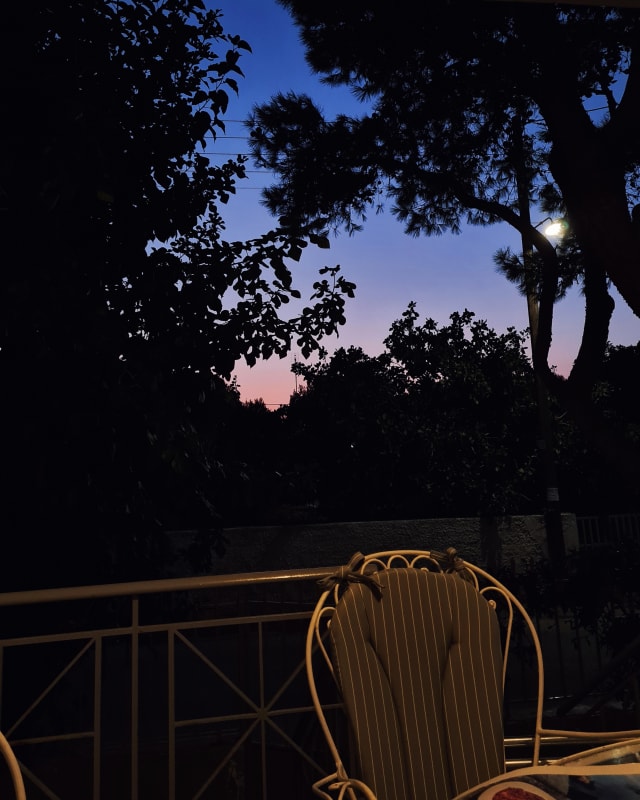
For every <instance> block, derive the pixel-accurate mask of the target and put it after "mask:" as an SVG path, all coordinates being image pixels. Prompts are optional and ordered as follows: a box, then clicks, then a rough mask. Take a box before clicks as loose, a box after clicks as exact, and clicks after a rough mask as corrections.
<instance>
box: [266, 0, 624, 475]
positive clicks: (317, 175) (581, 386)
mask: <svg viewBox="0 0 640 800" xmlns="http://www.w3.org/2000/svg"><path fill="white" fill-rule="evenodd" d="M281 2H282V5H284V6H285V7H286V8H287V9H288V10H289V11H290V12H291V14H292V16H293V19H294V21H295V23H296V25H297V26H298V27H299V29H300V33H301V37H302V40H303V42H304V44H305V47H306V53H307V59H308V62H309V64H310V65H311V67H312V68H313V69H314V70H315V71H316V72H317V73H319V74H320V75H321V77H322V80H323V81H325V82H326V83H328V84H329V85H346V86H349V87H351V88H352V90H353V91H354V93H355V94H356V96H358V97H359V98H360V99H362V100H363V101H364V103H365V105H364V106H363V114H362V115H361V116H360V117H357V118H356V117H347V116H339V117H337V118H336V119H334V120H328V119H325V117H324V115H323V114H322V112H321V111H320V110H319V109H317V108H316V107H315V106H314V104H313V102H312V100H311V99H310V98H309V97H306V96H295V95H293V94H291V93H289V94H286V93H283V94H279V95H277V96H275V97H274V98H273V99H272V100H271V102H270V103H268V104H264V105H262V106H259V107H257V108H256V109H255V110H254V113H253V115H252V118H251V120H250V125H251V128H252V136H253V143H254V144H253V148H254V155H255V157H256V159H257V160H258V163H261V164H263V165H265V166H267V167H268V168H269V169H271V170H274V171H275V172H276V173H277V174H278V176H279V181H278V183H277V184H276V185H274V186H273V187H271V188H270V189H269V190H268V191H267V192H266V193H265V202H266V204H267V206H268V207H269V208H270V209H271V210H272V212H274V213H275V214H277V215H279V216H280V217H281V218H282V219H283V220H284V221H286V222H287V224H290V225H292V226H295V225H296V224H301V223H303V222H304V223H305V224H306V223H313V224H315V225H317V226H318V228H319V229H322V228H324V227H331V226H337V227H342V226H345V227H346V228H347V229H349V230H352V231H353V230H356V229H357V227H358V226H359V224H360V223H361V222H362V220H363V219H364V218H365V216H366V215H367V214H368V213H369V212H370V211H372V210H374V209H377V208H380V207H382V206H383V205H391V208H392V210H393V212H394V213H395V214H396V216H397V217H398V218H399V219H400V220H401V221H402V222H403V223H404V225H405V228H406V230H407V232H408V233H410V234H416V235H417V234H420V233H424V234H428V235H431V234H438V233H441V232H443V231H445V230H450V231H453V232H458V231H459V230H460V228H461V225H462V223H463V222H466V223H470V224H480V225H485V224H491V223H494V222H497V221H500V220H502V221H506V222H507V223H509V224H510V225H512V226H513V227H514V228H516V229H517V230H518V231H519V232H520V233H521V234H522V236H523V242H524V243H525V245H526V246H527V247H529V246H531V247H533V248H535V249H536V250H537V252H538V255H539V266H538V271H539V273H540V274H541V277H542V280H541V282H540V291H539V300H540V322H539V332H538V336H537V341H536V346H535V348H534V354H533V355H534V364H535V367H536V370H537V372H538V373H539V374H540V375H541V376H542V377H543V378H544V380H545V381H546V383H547V384H548V386H549V387H550V388H551V389H552V390H553V391H554V392H555V394H556V395H557V396H558V397H559V398H560V399H561V401H562V402H563V404H564V406H565V407H566V408H568V409H569V410H570V411H571V412H572V413H573V414H574V416H575V418H576V419H578V420H580V422H581V424H582V425H583V428H584V429H585V431H586V430H589V431H591V433H592V435H593V439H594V441H598V442H599V443H600V446H601V448H602V449H603V451H608V452H609V453H610V455H611V456H612V458H613V459H615V460H617V461H618V462H621V461H624V460H625V459H626V461H628V462H629V463H631V461H632V460H634V463H635V464H636V473H635V474H636V475H638V474H640V467H639V466H638V464H639V462H638V458H637V453H633V452H630V451H628V452H626V453H625V455H624V456H623V455H622V454H621V452H620V451H619V450H617V451H615V452H614V448H612V447H611V446H610V444H611V443H610V442H609V443H607V441H606V435H605V434H604V432H603V431H602V430H601V427H602V426H601V422H600V421H598V420H597V419H596V416H597V415H596V409H594V407H593V405H592V403H591V399H590V398H591V391H592V387H593V385H594V383H595V381H596V380H597V377H598V372H599V370H600V368H601V365H602V359H603V355H604V352H605V348H606V345H607V341H608V326H609V320H610V316H611V313H612V310H613V301H612V299H611V297H610V296H609V294H608V291H607V287H608V282H609V281H611V282H613V283H614V284H615V285H616V287H617V289H618V290H619V292H620V294H621V295H622V297H623V298H624V299H625V300H626V302H627V303H628V304H629V305H630V307H631V308H632V309H633V310H634V311H635V312H636V314H640V270H638V263H639V260H640V238H639V236H638V233H637V228H636V226H634V224H633V222H632V214H631V210H632V209H633V208H634V207H635V206H636V205H637V204H638V201H639V199H640V198H639V196H638V178H639V176H640V172H639V166H640V136H639V135H638V134H639V133H640V129H639V128H640V114H638V106H639V100H640V59H639V58H638V57H637V53H638V47H639V46H640V45H639V34H640V14H639V13H638V11H637V10H636V9H630V8H612V7H598V6H595V5H594V6H586V5H579V6H578V5H576V6H571V5H565V4H557V5H554V4H543V3H478V2H475V1H474V0H447V2H445V1H444V0H439V1H438V2H434V3H429V4H422V5H420V4H413V3H409V2H400V4H399V5H395V6H394V9H393V13H392V14H390V13H389V8H388V5H386V4H384V3H382V2H378V0H354V2H351V3H348V4H344V3H340V2H337V0H329V2H323V3H317V2H316V3H309V2H301V1H299V0H281ZM536 207H539V208H541V209H543V210H545V211H546V212H547V213H548V212H551V211H553V212H557V211H561V212H562V214H563V215H564V216H565V217H566V219H567V220H568V223H569V225H570V228H571V230H572V232H573V236H574V241H575V246H576V248H577V249H578V250H579V254H580V263H581V265H582V266H581V270H582V275H583V281H584V293H585V298H586V311H585V323H584V330H583V338H582V345H581V348H580V351H579V353H578V356H577V358H576V361H575V364H574V367H573V370H572V372H571V375H570V376H569V378H568V380H566V381H565V380H563V379H561V378H560V377H559V376H558V375H556V374H555V373H554V372H553V370H552V369H551V368H550V367H549V365H548V353H549V347H550V344H551V339H552V328H553V310H554V303H555V300H556V299H557V297H558V276H559V275H560V274H561V272H562V267H563V263H562V260H561V259H560V258H559V257H558V253H557V252H556V250H555V248H554V247H553V246H552V245H551V243H550V242H549V241H548V240H547V239H546V237H545V236H544V235H543V234H542V233H541V232H540V231H539V230H538V229H537V228H536V227H535V225H534V224H532V222H531V220H530V213H529V211H530V208H536Z"/></svg>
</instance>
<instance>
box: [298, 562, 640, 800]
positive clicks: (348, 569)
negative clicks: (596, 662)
mask: <svg viewBox="0 0 640 800" xmlns="http://www.w3.org/2000/svg"><path fill="white" fill-rule="evenodd" d="M392 567H406V568H412V569H428V570H430V571H435V572H441V573H455V574H458V575H459V576H460V577H461V579H464V580H468V581H470V582H471V583H472V584H473V585H474V586H475V588H476V590H477V591H478V592H479V593H480V594H481V595H483V596H484V597H485V598H486V599H487V600H488V602H489V603H490V605H491V606H492V607H493V608H494V609H495V608H497V605H498V603H501V604H503V605H501V608H504V609H505V611H506V619H505V629H504V631H503V634H504V637H505V638H504V642H503V664H502V688H503V690H504V686H505V681H506V676H507V664H508V659H509V648H510V645H511V639H512V633H513V624H514V619H515V617H516V614H518V615H520V616H521V618H522V620H523V622H524V624H525V627H526V629H527V632H528V635H529V637H530V639H531V643H532V645H533V649H534V654H535V662H536V669H537V687H536V690H537V698H536V704H535V722H534V732H533V736H532V748H533V749H532V758H531V765H532V766H534V767H535V766H538V765H540V763H541V762H540V744H541V740H542V737H545V738H546V737H553V739H554V740H557V741H558V742H562V741H563V740H571V741H572V742H573V741H575V740H579V741H581V740H584V741H585V742H588V741H592V742H593V741H596V740H597V741H600V742H601V741H607V740H610V741H624V740H627V739H632V738H637V737H640V730H628V731H608V732H601V731H597V732H592V731H575V730H562V729H556V728H546V727H544V726H543V724H542V718H543V709H544V662H543V655H542V648H541V645H540V640H539V637H538V632H537V630H536V628H535V626H534V624H533V621H532V619H531V617H530V616H529V613H528V612H527V610H526V609H525V607H524V606H523V605H522V603H521V602H520V600H518V598H517V597H516V596H515V595H514V594H513V593H512V592H511V591H510V590H509V589H508V588H507V587H506V586H504V585H503V584H502V583H501V582H500V581H498V580H497V579H496V578H495V577H494V576H493V575H491V574H490V573H489V572H487V571H486V570H484V569H482V568H481V567H478V566H476V565H475V564H472V563H470V562H467V561H464V560H463V559H462V558H460V557H459V556H458V555H457V553H456V550H455V549H454V548H449V549H448V550H447V551H446V553H442V552H438V551H435V550H416V549H411V550H384V551H379V552H375V553H370V554H368V555H366V556H363V555H362V554H361V553H356V554H355V555H354V556H353V557H352V559H351V560H350V562H349V564H347V565H346V566H344V567H341V568H340V569H339V570H338V572H336V573H335V574H334V575H332V576H329V577H328V578H326V579H324V580H323V581H320V582H319V583H320V585H321V587H323V591H322V594H321V595H320V598H319V599H318V602H317V604H316V606H315V609H314V611H313V613H312V616H311V620H310V622H309V627H308V631H307V639H306V653H305V660H306V670H307V679H308V684H309V690H310V693H311V698H312V702H313V706H314V709H315V712H316V715H317V718H318V721H319V723H320V727H321V729H322V732H323V734H324V737H325V740H326V742H327V745H328V747H329V750H330V753H331V757H332V759H333V761H334V763H335V772H333V773H331V774H330V775H328V776H325V777H324V778H322V779H320V780H319V781H316V782H315V783H314V784H313V787H312V788H313V791H314V793H315V794H316V795H317V796H319V797H322V798H324V799H325V800H333V798H334V797H335V798H337V800H342V799H343V798H344V797H345V796H347V797H349V798H355V797H356V796H362V797H364V798H366V800H376V795H375V794H374V793H373V791H372V790H371V788H370V787H369V786H367V785H366V784H365V783H364V782H363V781H361V780H358V779H356V778H353V777H350V776H349V775H348V773H347V770H346V768H345V766H344V763H343V760H342V758H341V756H340V752H339V750H338V746H337V744H336V741H335V739H334V736H333V734H332V732H331V729H330V726H329V723H328V721H327V718H326V716H325V713H324V709H323V706H322V703H321V700H320V697H319V694H318V688H317V685H316V679H315V674H314V663H313V656H314V653H315V652H316V651H319V652H320V653H321V655H322V658H323V660H324V662H325V664H326V666H327V668H328V670H329V672H330V674H331V675H332V677H333V679H334V682H335V683H336V685H337V680H336V676H335V672H334V666H333V663H332V660H331V656H330V654H329V652H328V650H327V647H326V645H325V639H326V637H327V633H328V630H329V626H330V624H331V617H332V616H333V614H334V612H335V609H336V606H337V604H338V602H339V600H340V597H341V594H342V591H343V590H344V586H345V585H346V583H347V582H348V580H349V579H350V576H353V574H354V573H355V574H357V575H365V574H367V573H369V572H371V571H376V570H385V569H390V568H392ZM330 792H331V793H330Z"/></svg>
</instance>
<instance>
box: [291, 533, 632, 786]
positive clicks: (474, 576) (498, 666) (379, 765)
mask: <svg viewBox="0 0 640 800" xmlns="http://www.w3.org/2000/svg"><path fill="white" fill-rule="evenodd" d="M320 583H321V588H322V589H323V591H322V594H321V597H320V599H319V600H318V603H317V605H316V607H315V609H314V612H313V614H312V617H311V622H310V625H309V629H308V634H307V643H306V666H307V677H308V681H309V688H310V691H311V696H312V700H313V704H314V707H315V711H316V713H317V716H318V719H319V722H320V725H321V728H322V730H323V733H324V736H325V738H326V741H327V743H328V745H329V749H330V751H331V755H332V758H333V760H334V762H335V772H333V773H332V774H331V775H328V776H326V777H324V778H322V779H321V780H319V781H317V782H316V783H315V784H314V785H313V790H314V792H315V794H316V795H318V796H320V797H323V798H325V799H329V800H330V799H331V798H332V797H334V796H335V797H337V798H338V800H342V798H343V797H344V796H345V795H346V796H348V797H349V798H354V797H356V796H362V797H365V798H367V800H376V798H377V799H378V800H450V799H451V798H453V797H455V796H456V795H458V794H461V793H463V792H465V791H467V790H468V789H470V788H471V787H474V786H476V785H477V784H480V783H483V782H485V781H487V780H490V779H492V778H494V777H496V776H499V775H500V774H502V773H503V772H505V754H504V727H503V716H502V711H503V709H502V707H503V691H504V684H505V677H506V667H507V659H508V656H509V645H510V643H511V640H512V634H513V632H514V630H515V629H516V628H515V627H514V623H515V621H516V620H517V617H518V616H519V617H520V620H521V626H522V625H523V626H524V629H525V630H526V632H527V633H528V635H529V637H530V640H531V643H532V645H533V653H534V661H535V662H536V663H535V666H536V668H537V700H536V705H535V712H534V714H533V716H534V719H532V729H533V730H532V745H533V755H532V764H533V765H537V764H538V763H539V759H540V741H541V738H542V736H547V735H549V736H554V737H557V738H558V739H559V740H561V739H563V738H571V739H572V740H573V739H575V738H576V737H578V738H584V739H589V738H593V737H597V738H598V739H602V738H604V737H608V738H612V739H625V738H632V737H633V736H640V731H625V732H611V733H608V734H602V733H600V732H598V733H597V734H593V733H588V732H576V731H561V730H555V729H554V730H552V729H548V728H543V726H542V710H543V708H542V706H543V697H544V692H543V688H544V685H543V680H544V670H543V662H542V652H541V648H540V643H539V640H538V635H537V632H536V629H535V627H534V625H533V623H532V621H531V619H530V617H529V615H528V614H527V612H526V610H525V609H524V607H523V606H522V604H521V603H520V602H519V601H518V599H517V598H516V597H515V596H514V595H513V594H512V593H511V592H510V591H509V590H508V589H506V587H504V586H503V585H502V584H501V583H500V582H499V581H497V580H496V579H494V578H493V577H492V576H491V575H490V574H489V573H487V572H485V571H484V570H482V569H481V568H479V567H477V566H474V565H472V564H469V563H468V562H466V561H463V560H462V559H461V558H459V557H458V556H457V554H456V551H455V550H454V549H453V548H450V549H449V550H448V551H447V552H446V553H437V552H435V551H418V550H398V551H386V552H379V553H373V554H370V555H368V556H366V557H365V556H363V555H362V554H361V553H356V555H355V556H354V557H353V558H352V559H351V561H350V562H349V563H348V564H347V565H346V566H344V567H341V568H340V569H339V570H338V571H337V572H336V573H335V574H333V575H330V576H328V577H327V578H324V579H323V580H322V581H321V582H320ZM519 629H521V627H520V628H519ZM318 650H319V652H320V654H321V658H320V660H321V662H324V663H325V664H326V666H327V667H328V669H329V672H330V673H331V675H332V676H333V678H334V680H335V682H336V684H337V686H338V689H339V692H340V695H341V698H342V702H343V706H344V710H345V713H346V717H347V721H348V727H349V732H350V738H351V747H350V750H351V755H352V760H353V761H354V764H355V767H354V769H353V770H352V771H351V774H349V772H348V771H347V769H346V767H345V765H344V762H343V760H342V758H341V755H340V753H339V749H338V747H337V745H336V741H335V738H334V736H333V734H332V732H331V730H330V727H329V724H328V722H327V719H326V716H325V713H324V710H323V707H322V702H321V700H320V697H319V692H318V684H317V682H316V675H315V672H316V669H315V661H316V659H315V658H314V653H315V652H316V651H318Z"/></svg>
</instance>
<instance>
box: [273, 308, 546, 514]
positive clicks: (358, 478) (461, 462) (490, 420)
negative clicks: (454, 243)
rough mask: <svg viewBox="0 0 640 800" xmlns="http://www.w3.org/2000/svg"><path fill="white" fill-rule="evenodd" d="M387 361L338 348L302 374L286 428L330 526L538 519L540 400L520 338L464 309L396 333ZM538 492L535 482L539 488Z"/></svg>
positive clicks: (401, 326)
mask: <svg viewBox="0 0 640 800" xmlns="http://www.w3.org/2000/svg"><path fill="white" fill-rule="evenodd" d="M385 346H386V349H385V352H384V353H383V354H382V355H380V356H377V357H373V358H372V357H369V356H367V355H366V354H365V353H363V351H362V350H360V349H358V348H349V349H347V350H344V349H339V350H337V351H336V352H335V354H334V355H333V357H332V358H331V359H329V360H325V361H321V362H319V363H318V364H316V365H312V366H304V365H299V366H298V367H297V369H298V371H299V373H300V374H301V375H303V377H304V378H305V380H306V383H307V389H306V391H304V392H302V393H300V394H298V395H294V397H292V400H291V404H290V407H289V410H288V413H287V419H286V422H287V428H288V430H289V436H290V437H291V439H292V441H296V442H297V450H298V451H300V452H301V453H307V454H309V455H308V458H309V459H310V465H309V469H311V473H312V480H311V481H309V482H308V485H314V486H315V491H316V493H317V494H316V496H315V498H309V500H315V501H317V502H318V503H319V504H320V508H321V509H322V510H323V511H324V513H327V514H329V515H331V516H333V517H338V518H343V517H344V515H345V514H346V515H347V516H350V517H351V518H354V517H359V518H370V519H371V518H393V517H396V518H397V517H398V516H400V517H418V516H464V515H470V516H474V515H476V514H506V513H518V512H524V511H526V510H531V509H532V508H534V507H535V502H536V498H535V497H533V496H529V497H527V496H526V493H527V492H530V491H531V489H532V476H533V473H534V472H535V399H534V397H535V395H534V381H533V373H532V370H531V367H530V365H529V363H528V360H527V358H526V355H525V353H524V349H523V338H522V336H521V335H520V334H518V333H517V332H516V331H514V330H509V331H508V332H507V333H505V334H497V333H495V331H493V330H491V329H490V328H489V327H488V325H487V323H486V322H485V321H483V320H476V319H475V318H474V315H473V314H472V313H471V312H469V311H465V312H463V313H454V314H452V315H451V318H450V323H449V324H448V325H443V326H438V324H437V323H436V322H435V321H434V320H432V319H426V320H425V321H424V322H423V323H422V324H419V322H418V313H417V310H416V308H415V305H414V304H410V305H409V307H408V309H407V311H406V312H405V313H404V314H403V316H402V318H401V319H399V320H397V321H396V322H394V323H393V325H392V327H391V330H390V332H389V336H388V337H387V339H386V340H385ZM533 483H535V480H533Z"/></svg>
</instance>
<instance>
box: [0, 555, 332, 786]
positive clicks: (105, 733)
mask: <svg viewBox="0 0 640 800" xmlns="http://www.w3.org/2000/svg"><path fill="white" fill-rule="evenodd" d="M327 571H328V570H327V569H311V570H291V571H285V572H265V573H251V574H247V575H239V574H238V575H226V576H209V577H198V578H185V579H171V580H164V581H149V582H140V583H129V584H113V585H102V586H89V587H76V588H70V589H59V590H58V589H56V590H44V591H32V592H20V593H10V594H4V595H0V616H1V618H2V622H3V629H4V630H5V631H6V630H7V628H8V627H10V626H11V624H12V625H13V626H14V628H16V629H19V630H16V631H15V633H13V634H12V635H11V634H10V635H6V634H5V635H3V637H2V638H1V639H0V729H2V730H3V732H4V733H5V735H6V737H7V739H8V740H9V742H10V743H11V745H12V747H13V749H14V751H15V752H16V754H17V755H18V758H19V760H20V764H21V768H22V771H23V774H24V776H25V780H26V783H27V785H28V795H27V796H28V797H32V796H33V797H46V798H51V799H52V800H55V799H56V798H59V799H60V800H67V799H68V798H76V797H77V798H82V800H86V799H87V798H88V797H92V798H94V800H99V798H110V797H118V798H121V797H131V798H132V800H137V798H143V800H145V799H146V798H147V797H154V798H163V797H166V798H167V800H175V799H176V798H179V800H182V799H183V798H187V797H188V798H194V800H195V798H209V797H211V798H213V797H215V798H217V800H222V798H226V797H229V798H232V797H233V798H241V797H256V798H258V797H259V798H265V799H266V798H268V797H275V796H276V787H278V790H277V794H278V797H287V796H289V794H290V796H292V797H294V796H298V797H300V796H304V791H300V792H298V788H301V787H295V786H292V782H293V781H294V775H293V773H292V772H291V768H290V766H289V764H288V763H287V762H288V761H290V760H291V758H292V757H295V758H297V759H298V761H301V762H303V764H304V766H305V769H304V770H302V772H305V771H306V772H307V773H309V782H308V783H306V784H305V785H306V786H308V785H309V783H310V777H311V775H314V776H315V775H316V774H319V773H320V772H321V770H322V766H321V765H320V764H318V763H317V760H316V755H315V750H316V747H317V746H318V747H319V751H320V757H321V756H322V752H321V751H322V748H321V747H320V746H319V745H320V743H319V741H318V740H317V737H316V736H315V733H314V718H313V714H312V710H311V706H310V702H309V699H308V696H307V694H306V679H305V676H304V663H303V660H302V658H303V646H302V642H303V641H304V629H306V624H307V620H308V617H309V614H310V609H311V607H312V605H313V603H314V601H315V595H316V592H315V588H314V585H313V584H314V582H315V581H316V580H318V579H319V578H320V577H322V576H324V575H325V574H327ZM275 586H277V587H278V591H277V595H278V597H277V598H276V597H275V594H274V592H273V590H272V587H275ZM81 606H83V607H84V610H83V609H82V608H81ZM87 607H88V610H87ZM43 610H44V611H43ZM33 612H35V613H33ZM92 621H93V622H98V623H99V624H93V625H91V624H89V625H87V624H86V623H87V622H92ZM52 628H55V630H51V629H52ZM294 642H296V643H299V646H298V647H296V646H295V644H294ZM292 645H293V646H292ZM274 772H275V774H274ZM287 772H288V777H285V775H286V774H287ZM298 772H300V770H298ZM0 794H1V792H0Z"/></svg>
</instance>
